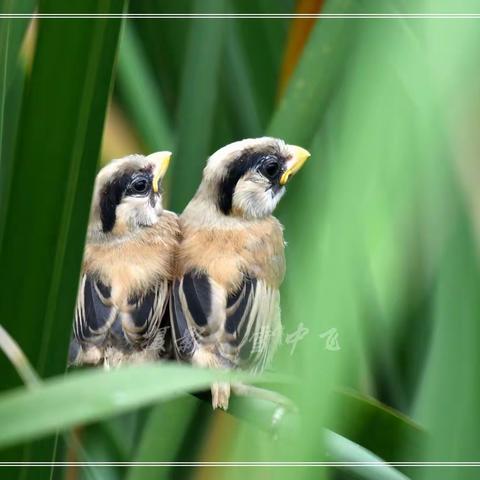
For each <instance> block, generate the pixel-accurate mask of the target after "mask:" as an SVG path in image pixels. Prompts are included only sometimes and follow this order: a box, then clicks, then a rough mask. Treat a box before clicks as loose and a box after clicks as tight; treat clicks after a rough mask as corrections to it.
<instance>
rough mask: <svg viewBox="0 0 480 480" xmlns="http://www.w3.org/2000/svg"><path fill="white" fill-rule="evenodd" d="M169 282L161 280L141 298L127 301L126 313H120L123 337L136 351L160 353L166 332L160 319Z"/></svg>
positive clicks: (164, 307) (165, 301) (166, 297)
mask: <svg viewBox="0 0 480 480" xmlns="http://www.w3.org/2000/svg"><path fill="white" fill-rule="evenodd" d="M169 290H170V287H169V282H168V281H167V280H162V281H160V282H158V283H157V284H156V285H155V287H154V288H152V289H151V290H149V291H148V292H147V293H145V294H144V295H141V296H136V297H133V298H131V299H129V301H128V303H129V309H128V311H127V312H123V311H120V312H119V318H120V325H121V328H122V331H123V335H124V336H125V337H126V339H127V340H128V342H129V343H130V344H131V345H133V346H135V347H136V348H137V349H138V348H142V349H147V348H148V349H155V350H157V351H159V352H160V351H162V350H163V349H164V341H165V334H166V330H165V329H164V328H163V326H162V319H163V316H164V313H165V309H166V307H167V303H168V297H169V293H170V292H169Z"/></svg>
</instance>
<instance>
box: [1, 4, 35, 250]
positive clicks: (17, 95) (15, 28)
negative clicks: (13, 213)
mask: <svg viewBox="0 0 480 480" xmlns="http://www.w3.org/2000/svg"><path fill="white" fill-rule="evenodd" d="M33 8H34V2H33V0H21V1H13V0H6V1H4V2H3V3H2V4H1V5H0V13H2V14H8V13H31V12H32V11H33ZM28 22H29V19H27V18H20V19H13V18H3V19H1V20H0V243H1V238H2V234H3V226H4V221H5V215H6V211H7V202H8V191H9V188H10V177H11V169H12V163H13V149H14V145H15V138H16V135H17V124H18V117H19V113H20V103H21V97H22V92H23V83H24V78H23V77H24V72H23V68H22V65H21V63H20V58H19V52H20V47H21V43H22V40H23V37H24V34H25V31H26V29H27V26H28Z"/></svg>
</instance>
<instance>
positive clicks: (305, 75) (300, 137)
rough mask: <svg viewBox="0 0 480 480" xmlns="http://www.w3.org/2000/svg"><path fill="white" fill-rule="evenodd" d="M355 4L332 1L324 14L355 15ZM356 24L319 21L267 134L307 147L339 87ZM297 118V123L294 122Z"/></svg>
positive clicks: (342, 21) (341, 21)
mask: <svg viewBox="0 0 480 480" xmlns="http://www.w3.org/2000/svg"><path fill="white" fill-rule="evenodd" d="M355 8H356V5H355V2H353V1H351V0H338V1H337V0H332V1H329V2H327V3H326V5H325V7H324V12H325V13H329V12H335V13H342V12H354V11H355ZM356 26H357V25H356V24H354V23H351V22H348V21H345V20H340V19H339V21H338V22H337V21H334V22H332V21H328V20H322V19H320V20H317V22H316V24H315V28H314V30H313V31H312V32H311V34H310V37H309V39H308V42H307V45H306V47H305V50H304V52H303V55H302V57H301V60H300V63H299V65H298V67H297V68H296V70H295V73H294V74H293V77H292V79H291V81H290V83H289V85H288V88H287V91H286V94H285V95H284V97H283V98H282V100H281V102H280V105H279V107H278V109H277V111H276V112H275V114H274V116H273V118H272V120H271V122H270V126H269V128H268V132H269V134H270V135H273V136H277V137H281V138H284V139H285V140H287V141H288V142H292V143H298V144H300V145H304V146H308V145H310V142H311V141H312V137H313V135H314V133H315V131H316V130H317V129H318V125H319V122H320V119H321V118H322V116H323V115H324V114H325V111H326V108H327V105H328V102H329V100H330V98H331V95H332V92H333V91H334V89H335V87H336V86H337V85H338V84H339V82H340V79H341V77H342V71H343V70H344V67H345V64H346V61H347V58H348V56H349V53H350V46H351V40H352V38H353V37H354V33H355V27H356ZM292 119H294V121H292Z"/></svg>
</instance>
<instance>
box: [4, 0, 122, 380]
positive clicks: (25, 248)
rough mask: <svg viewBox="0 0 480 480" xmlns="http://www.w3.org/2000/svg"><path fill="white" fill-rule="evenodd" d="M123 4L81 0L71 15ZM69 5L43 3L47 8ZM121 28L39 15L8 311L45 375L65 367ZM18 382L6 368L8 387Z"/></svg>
mask: <svg viewBox="0 0 480 480" xmlns="http://www.w3.org/2000/svg"><path fill="white" fill-rule="evenodd" d="M122 8H123V2H122V1H119V0H103V1H101V2H96V1H93V0H92V1H88V2H85V1H80V0H78V1H72V2H69V4H68V8H67V12H68V11H70V12H72V11H75V12H80V11H92V12H95V11H103V12H107V13H108V12H111V13H121V11H122ZM64 9H65V4H61V2H58V1H55V0H45V1H43V2H41V4H40V11H41V12H44V13H49V12H56V11H59V10H64ZM119 28H120V20H107V19H95V20H86V19H82V20H80V19H75V20H56V19H53V20H51V19H47V20H41V21H40V22H39V31H38V40H37V48H36V51H35V58H34V64H33V69H32V74H31V78H30V80H29V82H28V85H27V88H26V92H25V97H24V101H23V110H22V115H21V119H20V128H19V132H20V135H19V138H18V142H17V150H16V155H15V163H14V166H13V170H12V172H11V173H12V180H11V189H10V196H9V197H10V198H9V202H8V203H9V207H10V208H9V210H8V214H7V218H6V224H5V228H6V231H7V232H8V235H6V236H5V237H4V239H3V243H2V250H1V255H0V282H1V293H0V304H1V305H0V317H1V318H2V322H3V324H4V326H5V328H6V330H7V331H8V332H9V333H10V335H12V337H13V338H14V339H15V340H16V341H17V342H18V343H19V344H20V346H21V348H22V349H23V351H24V352H25V354H26V355H27V357H28V358H29V359H30V360H31V361H32V364H33V366H34V368H35V369H36V370H37V371H38V373H39V374H40V375H41V376H48V375H52V374H58V373H61V372H63V371H64V369H65V360H66V355H67V348H68V341H69V335H70V330H71V319H72V316H73V306H74V302H75V296H76V290H77V282H78V274H79V268H80V261H81V257H82V251H83V243H84V236H85V230H86V225H87V220H88V214H89V204H90V198H91V194H92V188H93V179H94V177H95V171H96V167H97V159H98V152H99V148H100V141H101V136H102V128H103V121H104V117H105V109H106V105H107V100H108V95H109V92H110V84H111V77H112V70H113V62H114V58H115V52H116V45H117V40H118V33H119ZM85 52H88V55H85ZM59 65H61V70H59V67H58V66H59ZM26 299H28V300H27V301H26ZM2 366H3V365H2ZM2 370H3V369H2ZM17 383H18V380H17V379H16V378H15V377H14V376H13V373H12V374H7V373H6V374H5V375H4V376H3V381H2V388H6V387H7V386H11V385H15V384H17Z"/></svg>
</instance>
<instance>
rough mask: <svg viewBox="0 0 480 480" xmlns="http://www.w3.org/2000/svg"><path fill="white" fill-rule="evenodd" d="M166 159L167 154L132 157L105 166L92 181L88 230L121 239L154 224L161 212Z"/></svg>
mask: <svg viewBox="0 0 480 480" xmlns="http://www.w3.org/2000/svg"><path fill="white" fill-rule="evenodd" d="M169 159H170V152H157V153H155V154H152V155H149V156H148V157H143V156H140V155H131V156H129V157H125V158H122V159H119V160H114V161H113V162H111V163H110V164H108V165H107V166H106V167H104V168H103V169H102V170H101V171H100V172H99V174H98V175H97V180H96V182H95V192H94V201H93V205H92V214H91V222H90V230H91V231H92V230H93V233H94V234H95V235H97V236H98V235H102V234H103V235H107V236H112V235H113V236H122V235H124V234H128V233H134V232H135V231H136V230H138V229H139V228H144V227H149V226H152V225H154V224H155V223H156V222H157V220H158V217H159V216H160V214H161V213H162V211H163V206H162V186H161V180H162V178H163V175H164V174H165V172H166V169H167V167H168V162H169ZM91 233H92V232H91Z"/></svg>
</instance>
